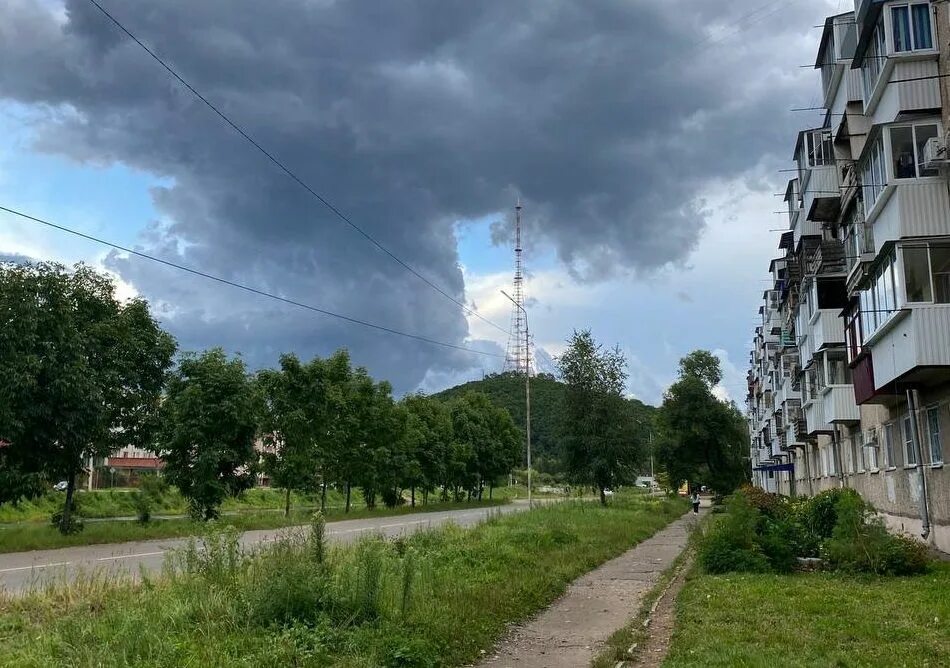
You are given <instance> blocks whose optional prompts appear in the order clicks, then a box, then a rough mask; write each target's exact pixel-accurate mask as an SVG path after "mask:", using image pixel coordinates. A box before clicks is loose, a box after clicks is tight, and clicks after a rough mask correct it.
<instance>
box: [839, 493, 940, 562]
mask: <svg viewBox="0 0 950 668" xmlns="http://www.w3.org/2000/svg"><path fill="white" fill-rule="evenodd" d="M835 514H836V518H837V519H836V522H835V526H834V530H833V531H832V533H831V538H829V539H828V540H827V541H826V542H825V546H824V550H825V554H826V555H827V558H828V561H829V562H830V563H831V564H832V565H833V566H835V568H839V569H841V570H846V571H852V572H862V573H874V574H877V575H913V574H916V573H923V572H924V571H926V570H927V568H928V566H929V562H930V559H929V557H928V555H927V549H926V547H925V546H924V545H922V544H920V543H918V542H917V541H915V540H914V539H912V538H910V537H907V536H894V535H892V534H891V533H889V532H888V531H887V528H886V527H885V526H884V522H883V521H882V520H881V518H879V517H877V516H876V515H874V508H873V507H872V506H871V505H870V504H868V503H867V502H865V501H864V500H863V499H862V498H861V497H860V496H858V494H856V493H851V494H842V495H841V497H840V498H839V499H838V503H837V504H836V506H835Z"/></svg>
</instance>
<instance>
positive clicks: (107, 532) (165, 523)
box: [0, 500, 505, 554]
mask: <svg viewBox="0 0 950 668" xmlns="http://www.w3.org/2000/svg"><path fill="white" fill-rule="evenodd" d="M503 503H505V501H503V500H496V501H481V502H477V501H472V502H464V501H463V502H460V503H451V502H449V503H429V504H428V505H427V506H422V505H417V506H416V507H415V508H410V507H409V506H399V507H398V508H385V507H382V506H381V507H378V508H376V509H375V510H368V509H366V508H365V507H356V508H353V509H352V510H351V511H350V512H349V513H345V512H344V509H343V508H342V507H331V508H328V509H327V512H326V518H327V519H328V520H329V521H338V520H356V519H362V518H366V517H388V516H391V515H405V514H408V513H413V512H417V513H418V512H436V511H441V510H460V509H465V508H479V507H483V506H493V505H501V504H503ZM311 514H312V511H309V510H307V511H304V510H297V511H293V510H292V511H291V514H290V517H284V515H283V513H282V512H266V511H256V512H253V511H246V512H241V513H240V514H234V515H225V516H223V517H222V518H221V519H220V520H219V521H218V524H221V525H228V526H233V527H234V528H236V529H238V530H240V531H250V530H252V529H278V528H281V527H287V526H296V525H300V524H306V523H307V522H309V521H310V516H311ZM207 530H208V525H207V524H205V523H203V522H194V521H192V520H190V519H173V520H152V521H151V522H149V523H148V524H139V523H138V522H132V521H114V522H109V521H104V522H89V523H87V524H86V527H85V529H84V530H83V531H81V532H79V533H75V534H70V535H68V536H64V535H62V534H61V533H59V531H58V530H57V529H55V528H53V527H52V526H51V525H49V524H46V523H38V522H21V523H18V524H11V525H7V526H0V554H3V553H7V552H26V551H28V550H50V549H55V548H60V547H73V546H76V545H97V544H102V543H124V542H128V541H138V540H153V539H157V538H176V537H181V536H195V535H199V534H201V533H203V532H205V531H207Z"/></svg>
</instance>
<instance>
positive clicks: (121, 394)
mask: <svg viewBox="0 0 950 668" xmlns="http://www.w3.org/2000/svg"><path fill="white" fill-rule="evenodd" d="M174 353H175V341H174V339H173V338H172V337H171V336H170V335H169V334H167V333H166V332H164V331H162V329H161V328H160V327H159V326H158V324H157V323H156V321H155V320H154V318H152V316H151V314H150V313H149V310H148V304H147V303H146V302H145V301H144V300H142V299H132V300H129V301H126V302H124V303H123V302H120V301H119V300H118V299H117V298H116V296H115V286H114V284H113V282H112V280H111V279H110V278H109V277H107V276H105V275H103V274H100V273H98V272H96V271H94V270H93V269H91V268H90V267H87V266H85V265H82V264H78V265H76V266H75V267H74V269H73V271H71V272H70V271H68V270H67V269H66V268H65V267H63V266H62V265H58V264H47V263H40V264H25V265H19V266H10V265H0V377H2V378H3V383H0V440H3V441H5V442H7V443H8V445H7V446H5V448H4V450H5V452H4V455H3V456H2V458H0V478H5V477H7V478H9V477H22V479H21V481H20V484H18V485H17V486H15V487H12V488H7V487H6V485H0V488H2V489H5V490H6V491H2V492H0V501H2V500H4V498H3V497H9V496H11V492H12V494H16V495H20V494H32V493H36V492H37V491H38V490H39V489H40V488H41V486H40V484H39V481H40V480H42V479H44V478H45V479H47V480H48V479H49V478H54V479H65V480H66V483H67V486H66V498H65V501H64V505H63V512H62V514H61V520H60V522H59V526H60V530H62V531H69V530H72V528H73V517H72V511H73V505H74V502H73V497H74V493H75V489H76V476H77V474H78V473H79V472H80V471H81V470H82V468H83V463H84V461H86V460H87V459H88V458H90V457H104V456H107V455H109V454H110V453H112V452H114V451H115V450H117V449H119V448H120V447H123V446H128V445H132V446H137V447H147V446H148V445H149V444H150V442H151V440H152V437H153V435H154V430H155V427H156V424H157V423H156V419H155V418H156V414H157V411H158V406H159V398H160V393H161V388H162V384H163V381H164V377H165V373H166V371H167V370H168V368H169V367H170V366H171V362H172V357H173V355H174ZM14 498H15V497H14ZM7 500H9V498H7Z"/></svg>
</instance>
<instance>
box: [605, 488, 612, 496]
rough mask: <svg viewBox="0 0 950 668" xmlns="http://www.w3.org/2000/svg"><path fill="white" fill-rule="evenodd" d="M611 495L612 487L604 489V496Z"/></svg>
mask: <svg viewBox="0 0 950 668" xmlns="http://www.w3.org/2000/svg"><path fill="white" fill-rule="evenodd" d="M613 495H614V491H613V490H612V489H605V490H604V496H613Z"/></svg>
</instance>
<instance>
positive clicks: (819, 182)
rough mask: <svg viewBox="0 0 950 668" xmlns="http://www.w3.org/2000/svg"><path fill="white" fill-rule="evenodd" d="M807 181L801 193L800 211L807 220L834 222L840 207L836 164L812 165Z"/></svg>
mask: <svg viewBox="0 0 950 668" xmlns="http://www.w3.org/2000/svg"><path fill="white" fill-rule="evenodd" d="M809 172H811V174H810V176H809V177H808V183H807V185H806V187H805V190H804V192H803V194H802V211H803V212H804V213H805V218H806V219H807V220H809V221H813V222H819V223H830V222H834V221H835V220H836V219H837V218H838V214H839V213H840V208H841V190H840V187H841V186H840V184H839V183H838V166H837V165H836V164H835V163H834V162H833V161H832V162H831V164H827V165H819V166H815V167H812V168H811V169H810V170H809Z"/></svg>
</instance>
